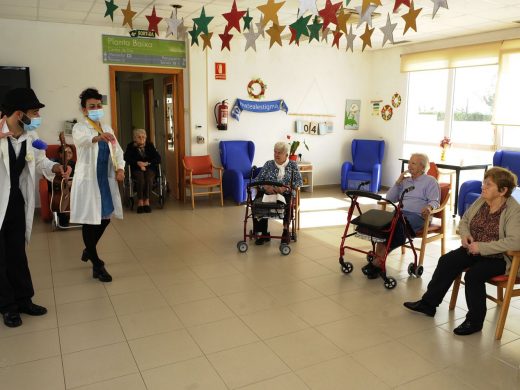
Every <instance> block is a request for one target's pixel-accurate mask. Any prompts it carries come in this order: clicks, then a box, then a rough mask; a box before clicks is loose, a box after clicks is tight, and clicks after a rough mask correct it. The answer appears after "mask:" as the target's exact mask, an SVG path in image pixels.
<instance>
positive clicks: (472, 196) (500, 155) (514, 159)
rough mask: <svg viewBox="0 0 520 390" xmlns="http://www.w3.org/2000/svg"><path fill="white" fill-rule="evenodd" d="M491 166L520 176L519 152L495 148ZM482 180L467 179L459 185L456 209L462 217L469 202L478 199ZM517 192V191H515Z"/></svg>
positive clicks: (469, 204)
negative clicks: (505, 169)
mask: <svg viewBox="0 0 520 390" xmlns="http://www.w3.org/2000/svg"><path fill="white" fill-rule="evenodd" d="M493 166H496V167H503V168H507V169H509V170H510V171H511V172H513V173H514V174H515V175H516V176H519V177H520V152H514V151H511V150H497V151H496V152H495V154H494V155H493ZM481 187H482V181H480V180H468V181H466V182H464V183H462V185H461V186H460V190H459V202H458V205H457V210H458V213H459V216H461V217H462V215H463V214H464V212H465V211H466V210H467V209H468V207H469V206H471V204H472V203H473V202H474V201H475V200H477V199H478V197H479V196H480V194H481V192H482V188H481ZM517 193H518V191H517Z"/></svg>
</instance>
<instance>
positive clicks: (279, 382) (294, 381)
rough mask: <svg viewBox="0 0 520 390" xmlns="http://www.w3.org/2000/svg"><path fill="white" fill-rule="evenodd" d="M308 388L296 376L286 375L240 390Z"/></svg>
mask: <svg viewBox="0 0 520 390" xmlns="http://www.w3.org/2000/svg"><path fill="white" fill-rule="evenodd" d="M307 389H308V387H307V386H306V385H305V383H303V382H302V380H301V379H300V378H298V377H297V376H296V375H294V374H292V373H291V374H284V375H280V376H277V377H276V378H272V379H267V380H265V381H260V382H258V383H254V384H252V385H248V386H244V387H241V388H240V390H307Z"/></svg>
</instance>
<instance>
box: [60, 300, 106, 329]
mask: <svg viewBox="0 0 520 390" xmlns="http://www.w3.org/2000/svg"><path fill="white" fill-rule="evenodd" d="M57 310H58V324H59V325H60V326H67V325H73V324H78V323H80V322H88V321H94V320H100V319H102V318H108V317H114V316H115V312H114V308H113V306H112V303H111V302H110V300H109V299H108V298H106V297H105V298H97V299H89V300H88V301H79V302H72V303H65V304H63V305H58V306H57Z"/></svg>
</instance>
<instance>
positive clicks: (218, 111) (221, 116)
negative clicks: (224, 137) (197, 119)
mask: <svg viewBox="0 0 520 390" xmlns="http://www.w3.org/2000/svg"><path fill="white" fill-rule="evenodd" d="M213 112H214V114H215V120H216V121H217V129H219V130H227V123H228V113H229V108H228V104H227V100H222V102H220V103H217V104H216V105H215V108H214V109H213Z"/></svg>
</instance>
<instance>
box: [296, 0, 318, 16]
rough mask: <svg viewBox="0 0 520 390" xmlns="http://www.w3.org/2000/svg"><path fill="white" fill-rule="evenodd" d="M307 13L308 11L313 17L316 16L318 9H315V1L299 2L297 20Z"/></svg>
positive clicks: (305, 0) (303, 0) (301, 0)
mask: <svg viewBox="0 0 520 390" xmlns="http://www.w3.org/2000/svg"><path fill="white" fill-rule="evenodd" d="M307 11H310V12H311V14H313V15H317V14H318V9H317V8H316V0H300V5H298V17H297V19H299V18H300V17H301V16H303V14H304V13H305V12H307Z"/></svg>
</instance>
